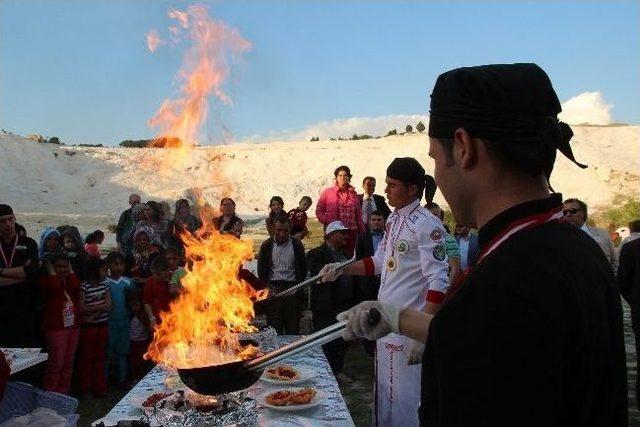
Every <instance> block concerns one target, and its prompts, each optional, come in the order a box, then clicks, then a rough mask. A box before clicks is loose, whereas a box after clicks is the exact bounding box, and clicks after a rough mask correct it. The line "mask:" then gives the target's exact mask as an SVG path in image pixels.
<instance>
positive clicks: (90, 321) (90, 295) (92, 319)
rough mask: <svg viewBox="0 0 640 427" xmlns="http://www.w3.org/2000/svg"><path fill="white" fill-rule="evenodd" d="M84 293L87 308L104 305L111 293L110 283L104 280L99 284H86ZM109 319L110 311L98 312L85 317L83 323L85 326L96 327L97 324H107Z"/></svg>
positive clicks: (84, 284)
mask: <svg viewBox="0 0 640 427" xmlns="http://www.w3.org/2000/svg"><path fill="white" fill-rule="evenodd" d="M82 292H84V305H85V307H87V308H91V307H95V306H96V305H100V304H104V303H105V302H106V300H107V297H106V295H107V293H108V292H110V289H109V283H107V281H106V280H103V281H102V282H100V283H99V284H97V285H96V284H93V283H89V282H84V283H83V284H82ZM108 319H109V311H108V310H104V311H98V312H93V313H89V314H85V315H84V319H83V321H82V323H83V324H85V325H95V324H97V323H105V322H106V321H107V320H108Z"/></svg>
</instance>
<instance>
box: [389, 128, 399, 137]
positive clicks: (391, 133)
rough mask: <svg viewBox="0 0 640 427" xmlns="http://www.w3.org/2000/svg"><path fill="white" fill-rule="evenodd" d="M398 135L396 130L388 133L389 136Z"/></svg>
mask: <svg viewBox="0 0 640 427" xmlns="http://www.w3.org/2000/svg"><path fill="white" fill-rule="evenodd" d="M397 134H398V131H397V130H395V129H392V130H390V131H389V132H388V133H387V136H391V135H397Z"/></svg>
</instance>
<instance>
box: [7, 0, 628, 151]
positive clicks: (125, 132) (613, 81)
mask: <svg viewBox="0 0 640 427" xmlns="http://www.w3.org/2000/svg"><path fill="white" fill-rule="evenodd" d="M200 3H205V4H207V5H208V7H209V11H210V13H211V15H212V16H214V17H215V18H217V19H222V20H224V21H226V22H227V23H228V24H229V25H231V26H233V27H236V28H237V29H238V30H239V31H240V33H241V34H242V35H243V36H244V37H245V38H246V39H248V40H249V41H251V43H252V44H253V49H252V50H251V52H249V53H248V54H246V55H245V58H244V60H243V61H242V63H241V64H239V65H238V66H237V67H236V68H234V73H233V78H232V80H231V81H230V82H229V84H228V85H227V86H226V90H227V92H228V93H229V94H230V96H231V97H232V98H233V101H234V104H233V105H232V106H223V105H220V103H218V102H217V101H215V100H213V101H212V111H211V117H210V119H209V120H208V122H207V124H206V128H205V133H206V134H208V135H210V138H208V142H218V141H219V139H218V137H219V134H220V131H219V129H220V124H223V125H224V127H225V128H226V129H228V130H229V131H230V132H231V133H232V134H233V136H234V138H236V139H243V138H247V137H251V136H254V135H268V134H272V133H276V134H277V133H278V132H280V131H283V130H296V129H304V128H308V127H312V126H313V125H314V123H318V122H327V121H332V120H335V119H345V118H350V117H365V118H366V117H369V118H371V117H386V116H390V115H398V114H400V115H408V114H425V113H426V110H427V106H428V95H429V92H430V90H431V87H432V86H433V83H434V81H435V78H436V77H437V75H438V74H439V73H441V72H443V71H446V70H448V69H451V68H454V67H458V66H465V65H478V64H485V63H494V62H537V63H538V64H539V65H541V66H542V67H543V68H544V69H545V70H546V71H547V72H548V73H549V75H550V77H551V80H552V81H553V83H554V86H555V88H556V91H557V92H558V95H559V98H560V99H561V100H562V101H564V100H567V99H569V98H571V97H574V96H576V95H578V94H580V93H583V92H587V91H599V92H601V93H602V96H603V97H604V99H605V101H606V102H607V103H610V104H612V105H613V108H612V109H611V115H612V118H613V119H614V120H615V121H618V122H628V123H638V122H640V108H639V107H640V101H639V96H638V95H640V79H639V73H638V72H639V71H640V37H639V35H640V34H639V31H638V25H639V22H640V13H639V12H640V7H639V5H640V2H637V1H629V2H623V1H619V2H609V1H606V2H595V1H590V2H569V1H562V2H551V1H544V2H504V1H501V2H481V1H473V2H423V3H420V2H413V1H411V2H383V1H371V2H368V1H352V2H343V1H340V2H331V1H324V2H305V1H297V2H294V1H268V0H260V1H258V0H256V1H240V0H234V1H226V2H222V1H215V2H211V1H209V2H207V1H204V2H200ZM189 4H191V2H182V1H171V2H164V1H150V0H147V1H133V0H131V1H80V0H75V1H58V0H41V1H35V0H2V1H1V2H0V126H1V127H2V128H4V129H6V130H9V131H12V132H15V133H19V134H23V135H26V134H30V133H39V134H43V135H47V136H53V135H57V136H59V137H60V138H61V139H62V140H63V141H64V142H67V143H102V144H106V145H112V144H117V143H118V142H120V141H121V140H123V139H141V138H148V137H151V136H153V135H154V131H153V129H151V128H149V127H148V125H147V120H148V119H149V118H150V117H151V116H152V115H153V113H154V112H155V111H156V109H157V108H158V107H159V105H160V104H161V102H162V100H163V99H165V98H168V97H171V96H172V95H174V94H175V90H176V89H177V85H176V80H175V74H176V72H177V70H178V68H179V66H180V63H181V61H182V54H183V53H184V50H183V49H182V48H170V47H166V46H165V47H164V48H162V49H160V50H159V51H158V52H157V53H156V54H151V53H150V52H149V51H148V50H147V47H146V43H145V34H146V33H147V31H149V30H150V29H152V28H156V29H158V30H160V31H164V30H166V27H167V26H168V24H169V23H170V21H169V20H168V18H167V16H166V14H167V12H168V10H169V9H171V8H178V9H185V8H186V7H187V6H188V5H189ZM204 142H205V143H206V142H207V141H204Z"/></svg>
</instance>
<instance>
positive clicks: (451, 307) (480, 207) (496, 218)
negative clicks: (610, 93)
mask: <svg viewBox="0 0 640 427" xmlns="http://www.w3.org/2000/svg"><path fill="white" fill-rule="evenodd" d="M560 111H561V108H560V103H559V101H558V98H557V96H556V94H555V91H554V90H553V87H552V86H551V82H550V81H549V78H548V77H547V75H546V73H545V72H544V71H543V70H542V69H541V68H539V67H538V66H537V65H535V64H512V65H487V66H480V67H469V68H459V69H455V70H452V71H449V72H446V73H444V74H442V75H441V76H440V77H439V78H438V80H437V82H436V84H435V87H434V89H433V93H432V95H431V115H430V123H429V137H430V147H429V155H430V156H431V157H432V158H433V159H434V161H435V179H436V182H437V183H438V187H439V188H440V190H441V191H442V193H443V195H444V197H445V198H446V199H447V201H448V203H449V206H450V207H451V209H452V212H453V215H454V217H455V219H456V221H457V222H459V223H463V224H469V225H472V226H475V227H477V228H478V229H479V230H480V231H479V237H478V239H479V245H480V248H481V253H480V257H479V260H478V262H477V264H476V265H475V267H474V268H472V269H471V270H470V271H468V272H467V274H466V275H463V276H462V278H461V279H460V280H458V281H456V283H454V284H452V286H451V288H450V289H449V292H448V294H447V298H446V300H445V302H444V304H443V306H442V308H441V310H440V311H439V312H438V313H437V315H435V316H431V315H429V314H424V313H420V312H417V311H414V310H409V309H402V308H400V307H397V306H393V305H387V304H381V303H379V302H363V303H361V304H360V305H358V306H356V307H354V308H353V309H351V310H349V311H347V312H345V313H342V314H340V315H339V318H341V319H348V324H347V328H346V329H345V334H344V336H345V339H352V338H353V337H356V336H364V337H367V338H369V339H376V338H379V337H381V336H384V335H386V334H388V333H391V332H394V333H400V334H403V335H406V336H409V337H411V338H413V339H418V340H421V341H423V342H426V350H425V353H424V356H423V370H422V399H421V407H420V420H421V423H422V424H423V425H429V426H471V425H474V426H499V425H517V426H552V425H553V426H625V425H627V422H628V421H627V384H626V366H625V348H624V341H623V330H622V310H621V305H620V295H619V293H618V290H617V288H616V286H615V283H614V277H613V274H612V272H611V269H610V268H609V265H608V263H607V260H606V258H605V257H604V255H603V253H602V251H601V250H600V248H599V247H598V245H597V244H596V243H595V242H594V241H593V239H591V238H589V237H588V236H587V235H585V233H581V232H580V231H579V230H576V229H575V228H574V227H571V226H570V225H568V224H565V223H563V221H562V197H561V195H560V194H549V188H550V185H549V181H548V180H549V177H550V175H551V172H552V169H553V164H554V161H555V152H556V150H560V152H561V153H562V154H564V155H565V156H567V157H568V158H569V159H570V160H572V161H573V162H575V163H577V162H576V161H575V159H574V158H573V153H572V152H571V148H570V146H569V140H570V138H571V136H572V132H571V129H570V128H569V127H568V126H567V125H566V124H564V123H561V122H559V121H558V119H557V114H558V113H559V112H560ZM580 166H582V165H580ZM374 307H375V308H377V309H378V310H379V311H380V312H381V314H382V316H381V320H380V322H378V323H377V324H375V325H374V326H371V325H370V324H369V323H368V322H367V315H368V313H369V311H370V309H371V308H374Z"/></svg>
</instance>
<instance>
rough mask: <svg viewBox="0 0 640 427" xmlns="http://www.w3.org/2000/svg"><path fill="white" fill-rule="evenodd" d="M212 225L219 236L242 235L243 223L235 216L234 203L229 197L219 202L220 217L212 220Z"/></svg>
mask: <svg viewBox="0 0 640 427" xmlns="http://www.w3.org/2000/svg"><path fill="white" fill-rule="evenodd" d="M213 225H214V226H215V227H216V229H217V230H218V231H219V232H220V233H221V234H233V235H235V236H236V237H238V235H239V234H242V227H243V226H244V221H242V220H241V219H240V217H238V216H237V215H236V202H234V201H233V199H232V198H231V197H225V198H223V199H222V200H220V216H219V217H217V218H214V219H213Z"/></svg>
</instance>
